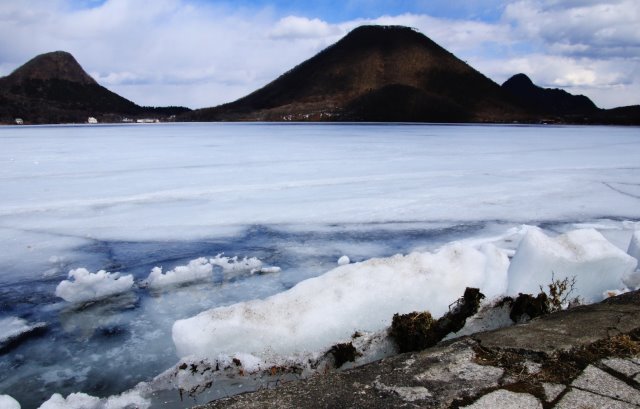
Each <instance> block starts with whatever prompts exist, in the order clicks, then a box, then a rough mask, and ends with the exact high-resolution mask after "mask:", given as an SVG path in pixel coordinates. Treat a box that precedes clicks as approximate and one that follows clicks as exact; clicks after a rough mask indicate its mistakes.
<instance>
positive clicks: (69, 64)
mask: <svg viewBox="0 0 640 409" xmlns="http://www.w3.org/2000/svg"><path fill="white" fill-rule="evenodd" d="M7 79H8V80H9V81H10V82H11V83H14V84H16V83H20V82H26V81H30V80H40V81H49V80H60V81H69V82H74V83H78V84H85V85H94V84H96V81H95V80H94V79H93V78H91V76H89V74H87V73H86V72H85V70H84V69H82V67H81V66H80V64H78V61H76V59H75V58H74V57H73V55H71V54H69V53H68V52H65V51H54V52H51V53H46V54H40V55H38V56H37V57H34V58H32V59H31V60H29V61H28V62H27V63H25V64H24V65H22V66H21V67H19V68H18V69H16V70H15V71H14V72H13V73H11V75H9V77H8V78H7Z"/></svg>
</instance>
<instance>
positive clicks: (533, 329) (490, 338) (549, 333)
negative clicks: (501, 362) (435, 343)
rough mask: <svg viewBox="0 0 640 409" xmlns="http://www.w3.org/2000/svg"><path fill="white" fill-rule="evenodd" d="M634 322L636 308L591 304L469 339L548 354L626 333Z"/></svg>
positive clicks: (638, 314) (638, 318)
mask: <svg viewBox="0 0 640 409" xmlns="http://www.w3.org/2000/svg"><path fill="white" fill-rule="evenodd" d="M638 322H640V308H638V306H637V305H634V304H613V305H612V304H592V305H585V306H582V307H576V308H572V309H570V310H566V311H561V312H558V313H556V314H552V315H549V316H546V317H544V318H543V319H534V320H532V321H530V322H527V323H524V324H522V325H516V326H514V327H509V328H503V329H500V330H497V331H490V332H484V333H480V334H474V335H472V336H471V337H472V338H473V339H475V340H477V341H478V342H480V344H481V345H482V346H483V347H485V348H497V349H511V350H526V351H530V352H535V353H544V354H552V353H555V352H557V351H559V350H564V351H568V350H570V349H572V348H574V347H576V346H580V345H586V344H590V343H592V342H595V341H597V340H600V339H604V338H608V337H610V336H613V335H618V334H622V333H628V332H630V331H632V330H633V329H635V328H636V327H637V326H638V324H637V323H638Z"/></svg>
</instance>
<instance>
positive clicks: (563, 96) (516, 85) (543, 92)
mask: <svg viewBox="0 0 640 409" xmlns="http://www.w3.org/2000/svg"><path fill="white" fill-rule="evenodd" d="M502 89H504V90H505V91H507V92H508V93H509V94H511V95H512V96H513V97H514V98H515V99H516V100H517V102H518V103H519V104H520V105H521V106H523V107H526V108H528V109H530V110H532V111H535V112H538V113H542V114H554V115H567V114H593V113H594V112H596V111H597V110H598V107H597V106H596V104H594V103H593V101H591V100H590V99H589V98H587V97H585V96H584V95H572V94H570V93H568V92H567V91H564V90H561V89H558V88H554V89H549V88H542V87H539V86H537V85H535V84H534V83H533V81H531V79H530V78H529V77H527V76H526V75H525V74H516V75H514V76H513V77H511V78H509V79H508V80H507V81H505V82H504V83H503V84H502Z"/></svg>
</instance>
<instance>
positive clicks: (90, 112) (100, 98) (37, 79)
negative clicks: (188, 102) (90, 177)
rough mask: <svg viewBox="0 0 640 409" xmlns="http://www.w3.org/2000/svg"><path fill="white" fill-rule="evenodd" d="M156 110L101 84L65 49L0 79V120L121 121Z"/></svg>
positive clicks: (47, 121) (46, 55) (179, 110)
mask: <svg viewBox="0 0 640 409" xmlns="http://www.w3.org/2000/svg"><path fill="white" fill-rule="evenodd" d="M153 111H154V110H153V109H150V108H144V107H140V106H139V105H136V104H135V103H133V102H131V101H129V100H128V99H126V98H123V97H121V96H119V95H118V94H116V93H114V92H111V91H109V90H108V89H106V88H105V87H103V86H101V85H99V84H98V83H97V82H96V81H95V80H94V79H93V78H91V76H89V74H87V73H86V72H85V71H84V69H82V67H81V66H80V64H78V62H77V61H76V59H75V58H74V57H73V56H72V55H71V54H69V53H67V52H64V51H55V52H51V53H46V54H42V55H39V56H37V57H35V58H33V59H31V60H30V61H28V62H27V63H26V64H24V65H22V66H21V67H19V68H17V69H16V70H15V71H14V72H13V73H11V74H10V75H9V76H7V77H3V78H0V122H5V123H11V122H13V121H14V119H15V118H23V119H24V120H25V121H27V122H28V123H63V122H85V121H86V120H87V117H89V116H94V117H99V118H100V119H101V120H107V121H119V120H120V117H122V116H133V117H135V116H140V115H145V114H149V113H153ZM185 111H188V110H187V109H184V108H182V109H180V108H177V110H176V112H175V113H182V112H185Z"/></svg>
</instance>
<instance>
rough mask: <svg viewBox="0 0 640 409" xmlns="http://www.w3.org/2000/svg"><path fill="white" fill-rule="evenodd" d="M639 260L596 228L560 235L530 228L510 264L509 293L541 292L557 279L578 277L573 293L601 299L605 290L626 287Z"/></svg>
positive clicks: (591, 299)
mask: <svg viewBox="0 0 640 409" xmlns="http://www.w3.org/2000/svg"><path fill="white" fill-rule="evenodd" d="M636 264H637V260H635V259H634V258H632V257H630V256H629V255H627V254H625V252H624V251H622V250H620V249H619V248H617V247H616V246H614V245H612V244H611V243H609V242H608V241H607V240H606V239H605V238H604V237H603V236H602V234H600V233H599V232H598V231H596V230H594V229H582V230H574V231H570V232H568V233H565V234H563V235H561V236H558V237H556V238H552V237H549V236H547V235H546V234H544V233H543V232H542V230H540V229H530V230H528V231H527V233H526V234H525V236H524V238H523V239H522V241H521V242H520V245H519V246H518V249H517V251H516V254H515V255H514V257H513V259H512V260H511V265H510V267H509V273H508V276H509V279H508V281H509V285H508V289H507V293H508V294H511V295H516V294H518V293H520V292H522V293H534V294H535V293H538V292H539V291H540V286H543V287H544V286H546V285H547V284H549V283H550V282H551V278H552V276H553V277H554V278H555V279H560V280H562V279H564V278H569V279H571V278H572V277H574V276H575V278H576V288H575V293H574V294H573V295H576V296H581V297H583V298H585V299H586V301H599V300H601V299H602V297H603V296H602V292H603V291H604V290H606V289H610V288H622V287H624V284H623V283H622V280H623V278H624V277H625V276H627V275H628V274H629V273H631V272H632V271H633V270H634V269H635V267H636Z"/></svg>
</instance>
